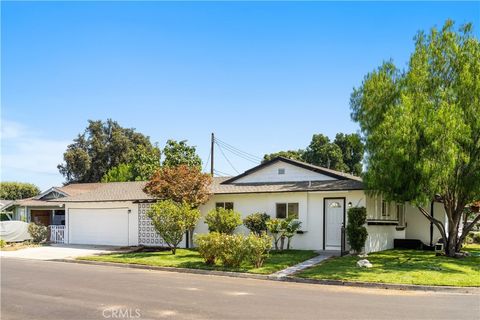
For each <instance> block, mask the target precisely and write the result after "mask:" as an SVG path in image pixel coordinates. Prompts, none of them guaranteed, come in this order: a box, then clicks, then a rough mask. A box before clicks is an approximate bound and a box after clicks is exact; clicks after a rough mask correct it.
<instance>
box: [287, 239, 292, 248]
mask: <svg viewBox="0 0 480 320" xmlns="http://www.w3.org/2000/svg"><path fill="white" fill-rule="evenodd" d="M290 240H291V238H288V239H287V250H290Z"/></svg>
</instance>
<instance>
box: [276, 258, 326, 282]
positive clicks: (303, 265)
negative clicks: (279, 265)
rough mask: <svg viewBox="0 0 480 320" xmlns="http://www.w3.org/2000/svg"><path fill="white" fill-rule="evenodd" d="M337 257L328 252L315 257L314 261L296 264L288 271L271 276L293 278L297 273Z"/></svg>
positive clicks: (281, 271)
mask: <svg viewBox="0 0 480 320" xmlns="http://www.w3.org/2000/svg"><path fill="white" fill-rule="evenodd" d="M333 256H335V254H334V253H328V252H322V253H321V254H320V255H318V256H316V257H313V258H312V259H309V260H306V261H303V262H301V263H299V264H296V265H294V266H291V267H288V268H286V269H283V270H280V271H277V272H275V273H274V274H272V275H271V277H274V278H284V277H287V276H291V275H292V274H294V273H297V272H298V271H301V270H304V269H307V268H310V267H313V266H314V265H316V264H319V263H320V262H322V261H323V260H325V259H328V258H330V257H333Z"/></svg>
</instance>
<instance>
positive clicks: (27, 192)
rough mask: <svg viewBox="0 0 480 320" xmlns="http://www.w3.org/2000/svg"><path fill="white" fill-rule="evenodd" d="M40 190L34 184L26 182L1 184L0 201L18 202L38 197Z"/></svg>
mask: <svg viewBox="0 0 480 320" xmlns="http://www.w3.org/2000/svg"><path fill="white" fill-rule="evenodd" d="M39 193H40V189H38V187H37V186H36V185H34V184H32V183H25V182H7V181H5V182H1V183H0V199H4V200H18V199H25V198H30V197H34V196H36V195H38V194H39Z"/></svg>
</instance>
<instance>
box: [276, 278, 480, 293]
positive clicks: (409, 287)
mask: <svg viewBox="0 0 480 320" xmlns="http://www.w3.org/2000/svg"><path fill="white" fill-rule="evenodd" d="M278 280H279V281H286V282H296V283H309V284H320V285H329V286H343V287H357V288H372V289H385V290H401V291H425V292H429V291H430V292H446V293H467V294H477V295H478V294H480V288H479V287H452V286H426V285H425V286H424V285H417V284H396V283H381V282H357V281H342V280H321V279H307V278H299V277H292V276H287V277H285V278H282V279H278Z"/></svg>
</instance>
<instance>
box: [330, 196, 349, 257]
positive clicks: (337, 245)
mask: <svg viewBox="0 0 480 320" xmlns="http://www.w3.org/2000/svg"><path fill="white" fill-rule="evenodd" d="M344 210H345V199H325V249H326V250H340V249H341V246H342V224H343V218H344Z"/></svg>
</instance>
